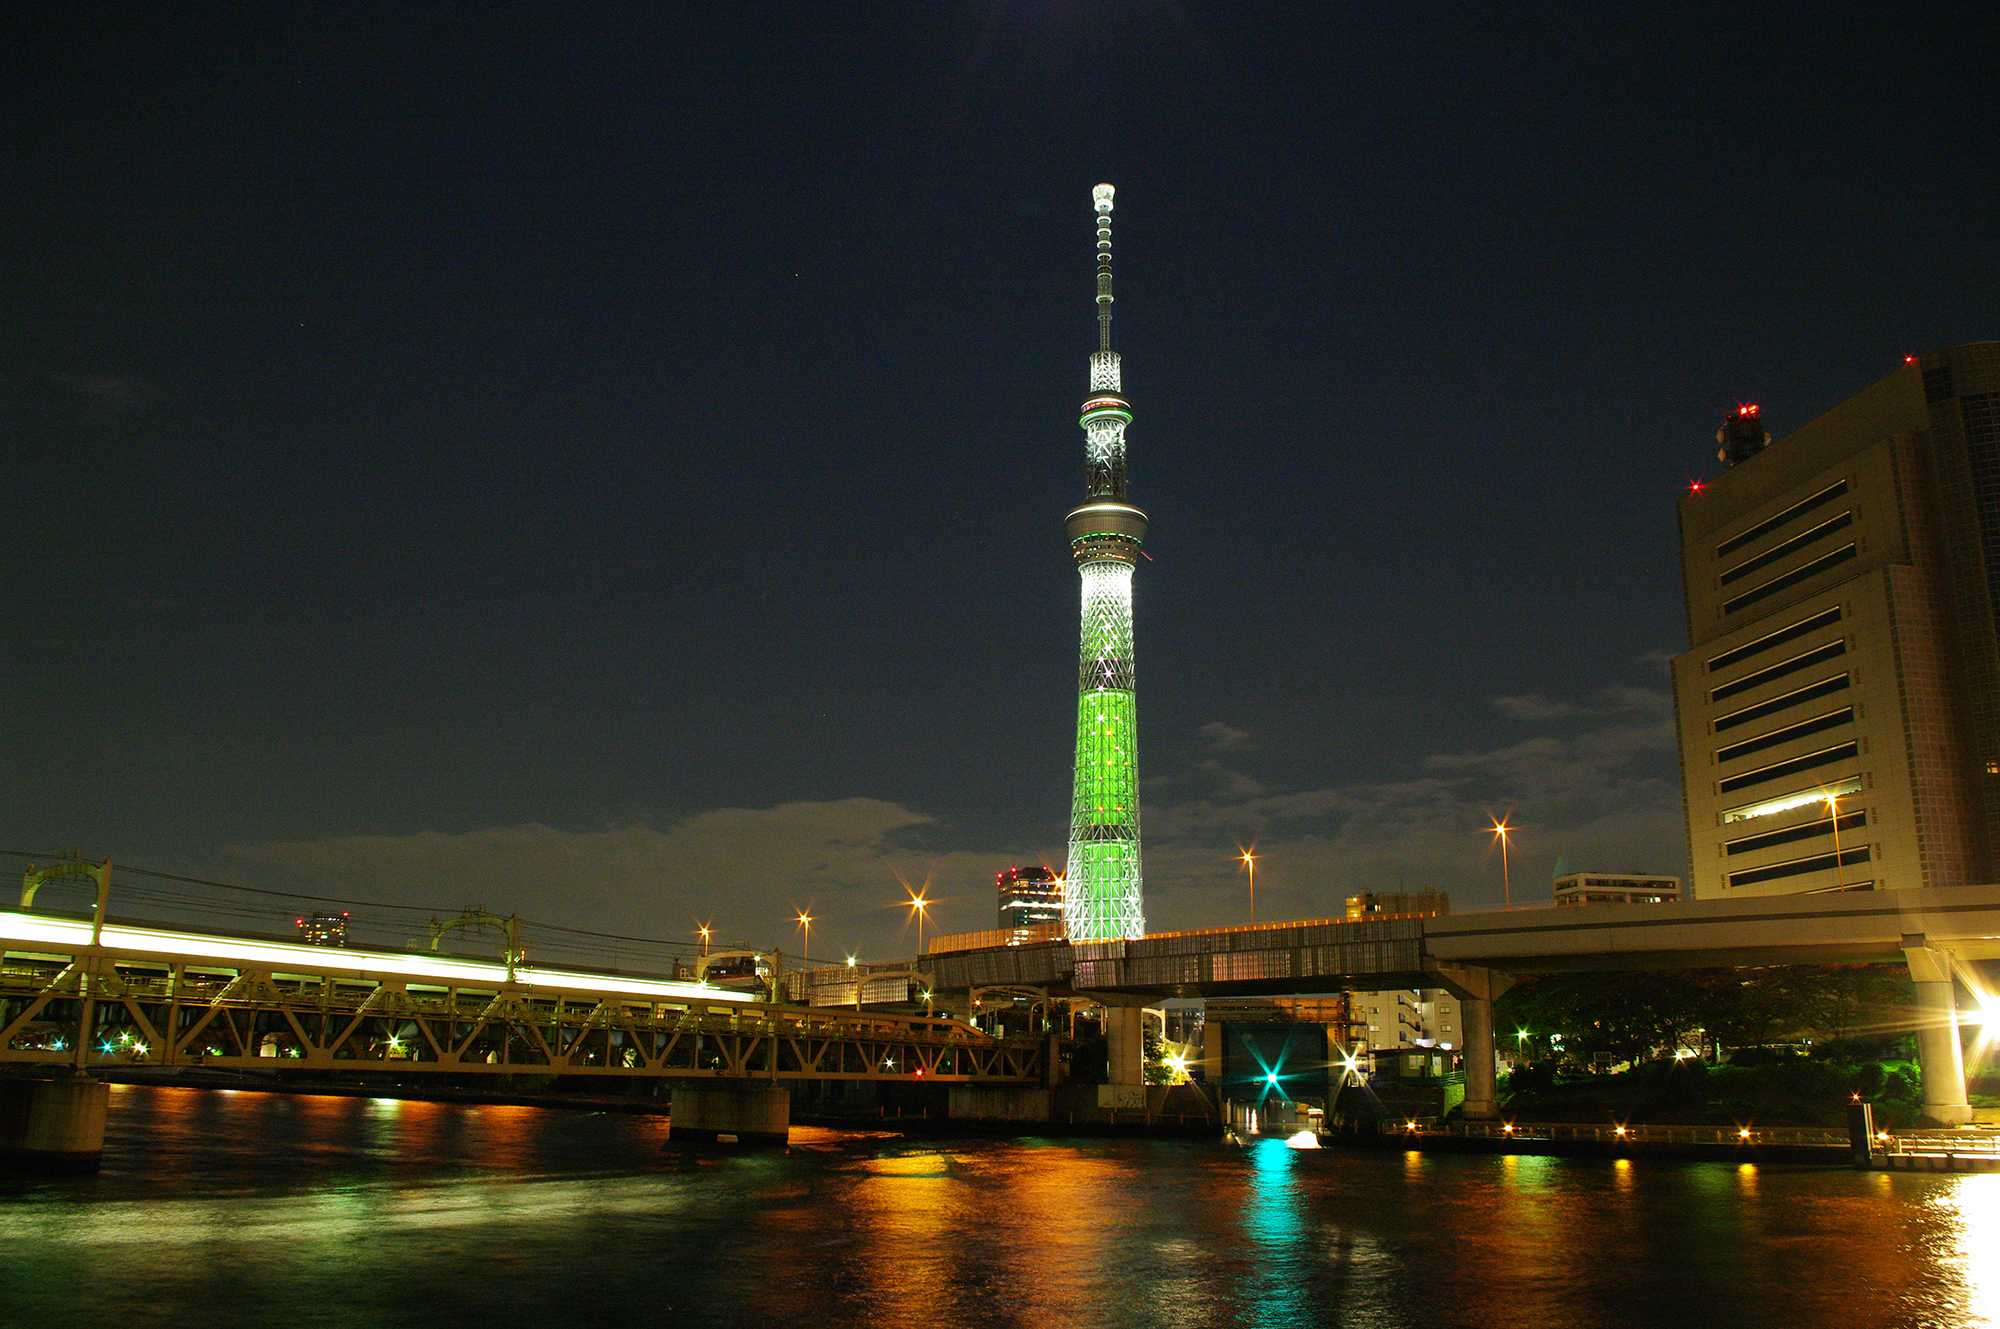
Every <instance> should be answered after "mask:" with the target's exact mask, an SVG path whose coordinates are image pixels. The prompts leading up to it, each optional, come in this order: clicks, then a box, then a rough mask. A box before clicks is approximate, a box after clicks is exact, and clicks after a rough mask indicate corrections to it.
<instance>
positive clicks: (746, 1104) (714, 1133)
mask: <svg viewBox="0 0 2000 1329" xmlns="http://www.w3.org/2000/svg"><path fill="white" fill-rule="evenodd" d="M667 1112H668V1116H667V1138H668V1139H670V1140H679V1141H682V1142H683V1143H685V1142H687V1141H693V1142H695V1143H697V1144H713V1143H715V1142H716V1141H718V1140H720V1141H722V1142H723V1143H725V1144H727V1143H731V1142H732V1141H733V1142H734V1143H737V1144H783V1143H785V1141H786V1139H787V1138H788V1137H789V1135H790V1133H791V1127H792V1095H791V1092H790V1091H789V1090H785V1089H778V1088H774V1087H772V1086H771V1085H768V1084H730V1083H728V1082H726V1081H719V1080H708V1081H699V1082H688V1081H681V1082H678V1083H676V1084H675V1085H674V1089H673V1099H672V1102H671V1104H670V1105H669V1107H668V1109H667Z"/></svg>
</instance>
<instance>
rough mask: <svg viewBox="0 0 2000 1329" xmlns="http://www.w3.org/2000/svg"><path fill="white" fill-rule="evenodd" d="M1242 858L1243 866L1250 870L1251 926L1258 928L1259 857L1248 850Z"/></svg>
mask: <svg viewBox="0 0 2000 1329" xmlns="http://www.w3.org/2000/svg"><path fill="white" fill-rule="evenodd" d="M1241 857H1242V859H1243V866H1244V867H1246V868H1248V869H1250V926H1251V927H1253V928H1254V927H1256V926H1257V855H1256V854H1254V853H1252V852H1251V851H1250V850H1247V849H1246V850H1244V851H1243V853H1242V855H1241Z"/></svg>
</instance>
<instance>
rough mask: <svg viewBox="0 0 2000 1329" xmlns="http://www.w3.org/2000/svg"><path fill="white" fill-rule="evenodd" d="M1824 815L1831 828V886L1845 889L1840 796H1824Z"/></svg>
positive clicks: (1845, 872)
mask: <svg viewBox="0 0 2000 1329" xmlns="http://www.w3.org/2000/svg"><path fill="white" fill-rule="evenodd" d="M1826 815H1827V819H1828V821H1829V822H1830V823H1831V824H1832V826H1833V884H1834V885H1835V886H1836V887H1839V888H1841V889H1845V888H1846V886H1847V871H1846V868H1845V866H1844V865H1843V864H1842V863H1841V861H1840V795H1839V794H1828V795H1827V796H1826Z"/></svg>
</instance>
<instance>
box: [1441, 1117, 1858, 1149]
mask: <svg viewBox="0 0 2000 1329" xmlns="http://www.w3.org/2000/svg"><path fill="white" fill-rule="evenodd" d="M1445 1130H1446V1133H1447V1134H1450V1135H1463V1136H1469V1137H1471V1138H1473V1139H1489V1140H1551V1141H1554V1140H1594V1141H1598V1142H1601V1143H1605V1144H1722V1145H1761V1144H1768V1145H1789V1146H1799V1145H1806V1146H1825V1147H1828V1148H1840V1149H1845V1148H1847V1147H1848V1139H1847V1131H1846V1129H1845V1128H1844V1127H1843V1128H1840V1129H1837V1130H1836V1129H1829V1128H1827V1127H1822V1126H1619V1125H1616V1124H1613V1125H1609V1126H1596V1125H1588V1126H1587V1125H1579V1124H1572V1123H1570V1122H1560V1121H1556V1122H1527V1121H1515V1122H1476V1121H1474V1122H1453V1123H1452V1124H1451V1125H1450V1126H1448V1127H1446V1128H1445Z"/></svg>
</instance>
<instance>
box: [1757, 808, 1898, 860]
mask: <svg viewBox="0 0 2000 1329" xmlns="http://www.w3.org/2000/svg"><path fill="white" fill-rule="evenodd" d="M1867 824H1868V814H1867V813H1866V812H1843V813H1841V814H1840V829H1841V830H1843V831H1853V830H1859V829H1861V828H1862V827H1864V826H1866V825H1867ZM1832 834H1833V818H1831V817H1821V818H1820V819H1819V820H1818V821H1809V822H1806V823H1805V824H1804V825H1803V826H1787V827H1786V828H1785V829H1784V830H1782V831H1766V832H1764V833H1763V834H1762V835H1746V836H1744V837H1743V838H1742V839H1740V840H1730V841H1727V842H1726V843H1725V844H1724V845H1723V846H1722V847H1723V851H1724V852H1725V853H1729V854H1749V853H1754V852H1756V851H1757V850H1759V849H1775V848H1777V847H1778V846H1779V845H1781V844H1797V843H1798V842H1799V841H1801V840H1816V839H1818V838H1819V837H1820V836H1822V835H1832Z"/></svg>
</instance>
